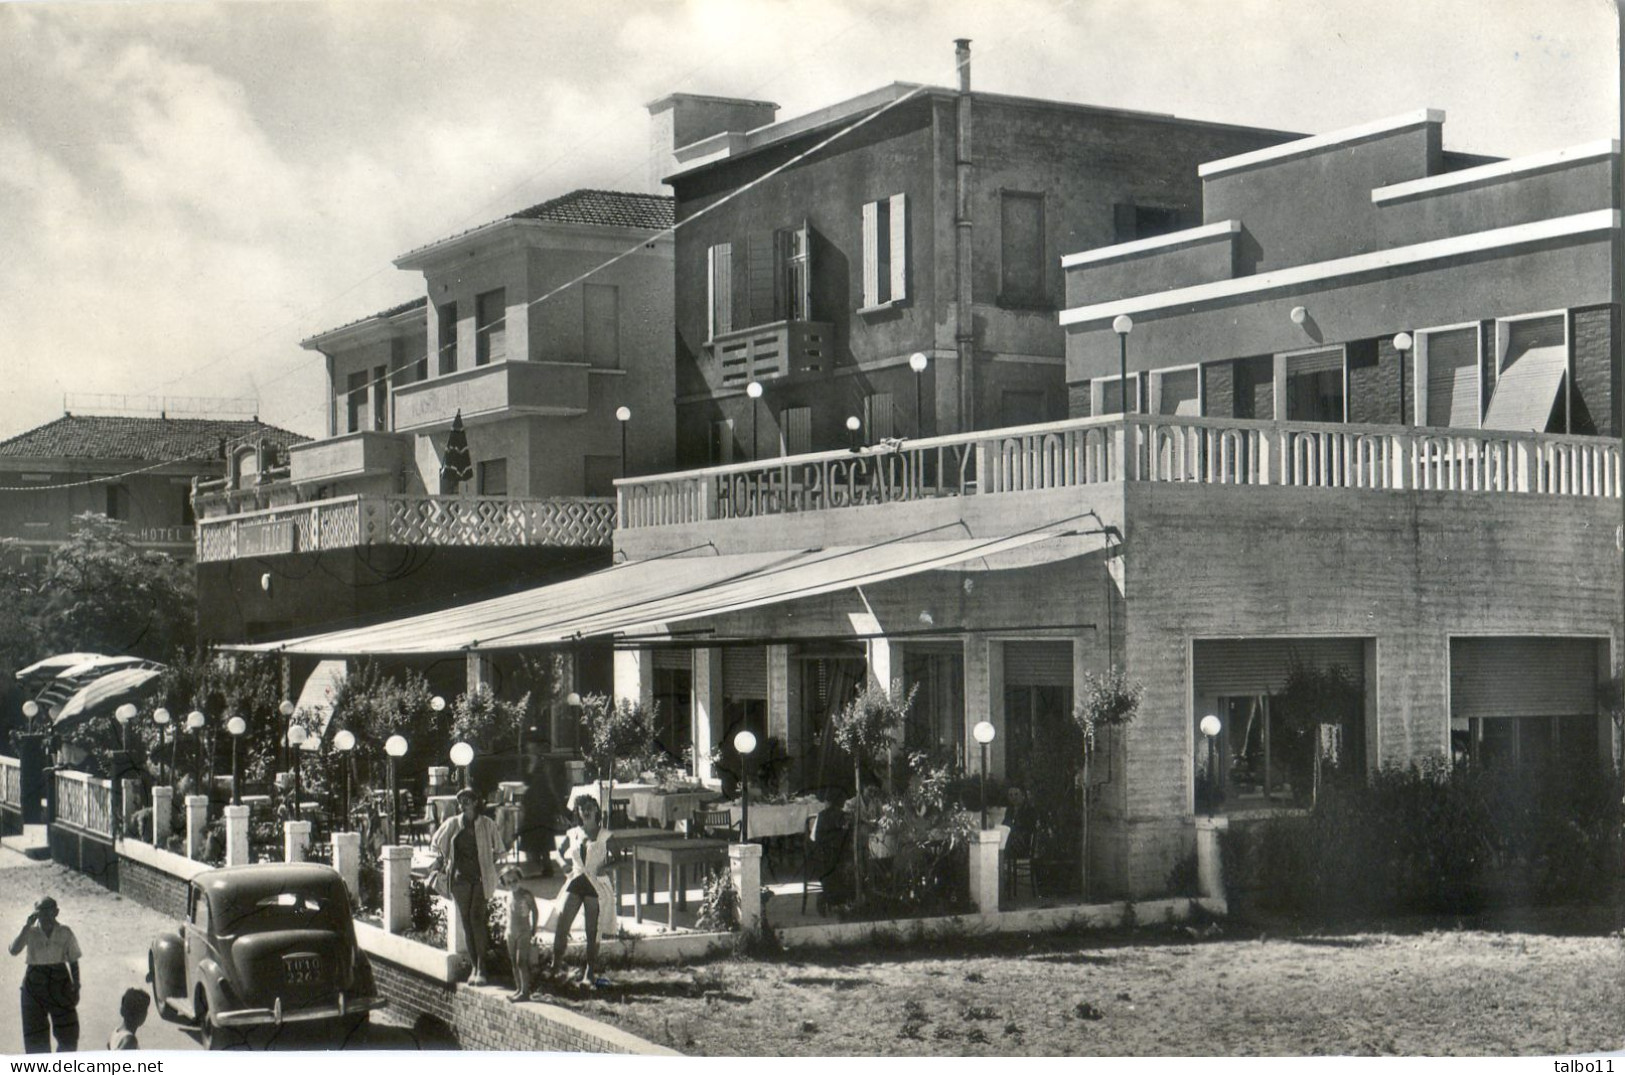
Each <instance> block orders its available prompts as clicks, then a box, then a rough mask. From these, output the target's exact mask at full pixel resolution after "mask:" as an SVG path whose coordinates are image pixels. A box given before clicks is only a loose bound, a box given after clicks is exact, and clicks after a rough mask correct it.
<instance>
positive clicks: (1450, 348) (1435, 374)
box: [1415, 325, 1481, 429]
mask: <svg viewBox="0 0 1625 1075" xmlns="http://www.w3.org/2000/svg"><path fill="white" fill-rule="evenodd" d="M1479 374H1480V371H1479V363H1478V326H1477V325H1466V326H1463V327H1461V328H1454V329H1432V330H1430V331H1427V332H1418V333H1417V334H1416V377H1415V384H1416V395H1417V408H1416V413H1418V414H1421V415H1424V416H1425V418H1426V424H1427V425H1430V426H1451V427H1455V428H1461V429H1474V428H1477V426H1478V422H1479V418H1480V417H1481V416H1480V414H1479V392H1480V388H1479V382H1480V380H1481V378H1480V376H1479Z"/></svg>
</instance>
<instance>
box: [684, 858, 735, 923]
mask: <svg viewBox="0 0 1625 1075" xmlns="http://www.w3.org/2000/svg"><path fill="white" fill-rule="evenodd" d="M739 925H740V923H739V890H738V889H736V888H734V879H733V871H731V870H713V871H712V872H711V876H710V877H708V878H706V879H705V895H704V896H703V897H701V899H700V905H699V908H698V910H697V912H696V914H695V919H694V928H695V929H698V930H699V931H700V932H702V933H737V932H738V931H739Z"/></svg>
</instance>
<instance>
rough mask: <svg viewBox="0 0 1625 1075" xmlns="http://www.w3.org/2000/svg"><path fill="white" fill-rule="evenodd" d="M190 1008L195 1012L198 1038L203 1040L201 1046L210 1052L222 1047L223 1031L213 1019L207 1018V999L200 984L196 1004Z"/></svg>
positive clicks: (224, 1045) (223, 1043) (223, 1041)
mask: <svg viewBox="0 0 1625 1075" xmlns="http://www.w3.org/2000/svg"><path fill="white" fill-rule="evenodd" d="M192 1010H193V1011H194V1012H196V1013H197V1030H198V1038H199V1040H201V1041H202V1042H203V1047H204V1048H205V1049H207V1050H208V1051H209V1052H211V1053H212V1052H217V1051H219V1050H221V1049H224V1048H225V1047H226V1042H225V1036H226V1035H225V1032H224V1031H223V1030H221V1029H220V1028H219V1027H217V1026H215V1025H214V1020H213V1019H210V1018H209V1001H208V998H207V997H205V996H204V995H203V989H202V987H201V986H200V987H199V988H198V991H197V1004H196V1006H194V1007H193V1009H192Z"/></svg>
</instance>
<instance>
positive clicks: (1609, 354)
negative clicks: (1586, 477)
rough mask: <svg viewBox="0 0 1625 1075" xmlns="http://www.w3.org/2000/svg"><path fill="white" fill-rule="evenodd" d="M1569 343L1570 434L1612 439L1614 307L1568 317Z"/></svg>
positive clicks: (1615, 388)
mask: <svg viewBox="0 0 1625 1075" xmlns="http://www.w3.org/2000/svg"><path fill="white" fill-rule="evenodd" d="M1570 316H1571V323H1570V325H1569V343H1570V353H1571V354H1572V355H1573V361H1574V366H1573V369H1574V391H1573V394H1572V396H1571V397H1570V398H1571V401H1572V405H1573V408H1574V409H1573V415H1572V420H1573V425H1572V426H1571V427H1570V430H1571V432H1574V433H1588V434H1600V435H1602V436H1613V435H1616V434H1617V433H1618V428H1617V426H1616V425H1615V412H1616V409H1617V408H1618V406H1619V404H1618V402H1617V400H1618V399H1619V349H1618V339H1619V334H1618V332H1617V331H1616V329H1615V324H1614V323H1615V321H1616V320H1617V318H1618V307H1617V306H1613V305H1608V306H1592V307H1588V308H1586V309H1580V310H1575V311H1573V313H1572V314H1571V315H1570Z"/></svg>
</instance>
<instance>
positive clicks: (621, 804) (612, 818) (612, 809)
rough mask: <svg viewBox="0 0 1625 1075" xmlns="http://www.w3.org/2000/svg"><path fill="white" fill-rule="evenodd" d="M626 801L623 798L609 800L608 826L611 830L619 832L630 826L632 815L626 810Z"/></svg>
mask: <svg viewBox="0 0 1625 1075" xmlns="http://www.w3.org/2000/svg"><path fill="white" fill-rule="evenodd" d="M627 806H628V803H627V801H626V800H625V799H611V800H609V828H610V831H611V832H621V831H623V830H625V829H629V828H631V827H632V817H631V815H629V814H628V813H627V812H626V808H627Z"/></svg>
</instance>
